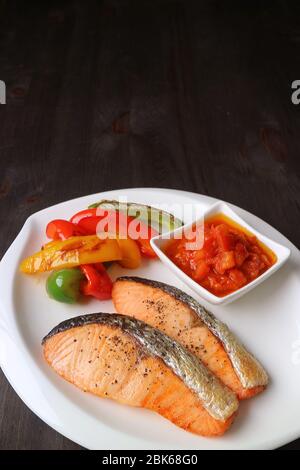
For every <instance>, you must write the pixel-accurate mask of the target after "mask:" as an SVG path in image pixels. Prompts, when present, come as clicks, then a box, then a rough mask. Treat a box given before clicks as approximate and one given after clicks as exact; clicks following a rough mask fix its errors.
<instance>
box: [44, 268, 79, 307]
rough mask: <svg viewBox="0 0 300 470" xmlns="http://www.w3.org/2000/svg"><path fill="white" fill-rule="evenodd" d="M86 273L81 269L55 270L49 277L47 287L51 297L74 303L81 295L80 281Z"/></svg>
mask: <svg viewBox="0 0 300 470" xmlns="http://www.w3.org/2000/svg"><path fill="white" fill-rule="evenodd" d="M83 279H84V275H83V274H82V272H81V271H80V270H79V269H72V268H70V269H61V270H59V271H54V272H53V273H52V274H50V276H49V277H48V279H47V284H46V289H47V292H48V295H49V297H51V299H54V300H57V301H58V302H66V303H68V304H73V303H75V302H77V300H78V299H79V296H80V282H81V281H82V280H83Z"/></svg>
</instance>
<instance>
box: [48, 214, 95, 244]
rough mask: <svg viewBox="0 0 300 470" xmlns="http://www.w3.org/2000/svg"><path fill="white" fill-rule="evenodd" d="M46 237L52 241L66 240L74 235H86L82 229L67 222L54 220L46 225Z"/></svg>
mask: <svg viewBox="0 0 300 470" xmlns="http://www.w3.org/2000/svg"><path fill="white" fill-rule="evenodd" d="M46 235H47V237H48V238H50V239H52V240H66V239H67V238H70V237H74V236H76V235H87V233H86V232H85V231H84V229H83V228H81V227H78V226H77V225H75V224H73V223H72V222H69V221H68V220H62V219H56V220H52V221H51V222H49V223H48V225H47V227H46Z"/></svg>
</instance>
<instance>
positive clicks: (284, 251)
mask: <svg viewBox="0 0 300 470" xmlns="http://www.w3.org/2000/svg"><path fill="white" fill-rule="evenodd" d="M220 214H222V215H225V216H226V217H228V218H229V219H231V220H232V221H233V222H234V223H236V224H238V225H239V226H240V227H241V229H244V230H245V231H246V232H248V233H249V232H250V233H251V234H253V235H254V236H256V238H257V239H258V241H259V242H261V243H262V244H263V245H265V246H266V247H267V248H268V249H269V250H271V251H272V252H273V253H274V254H275V255H276V261H275V262H274V264H273V265H272V266H271V267H270V268H269V269H267V270H266V271H265V272H263V273H262V274H261V275H259V276H258V277H257V278H256V279H254V280H253V281H251V282H249V283H248V284H246V285H245V286H243V287H241V288H239V289H237V290H236V291H234V292H232V293H230V294H228V295H225V296H223V297H218V296H216V295H214V294H213V293H212V292H210V291H208V290H207V289H206V288H205V287H202V286H201V285H200V284H198V283H197V282H196V281H194V280H193V279H192V278H191V277H190V276H188V275H187V274H186V273H185V272H184V271H182V270H181V269H180V268H179V267H178V266H177V265H176V264H175V263H174V262H173V261H172V260H171V259H170V258H169V257H168V256H167V255H166V254H165V252H164V250H165V249H166V247H167V245H168V244H169V243H170V241H171V240H174V239H180V238H181V237H180V236H181V234H183V233H184V232H185V233H187V232H188V231H189V230H191V229H192V227H194V226H195V224H197V223H202V222H203V221H204V222H205V221H206V220H208V219H210V218H212V217H213V216H217V215H220ZM150 243H151V246H152V248H153V250H154V251H155V253H156V254H157V256H158V257H159V258H160V260H161V261H162V263H163V264H164V265H165V266H166V267H168V268H169V269H170V270H171V271H172V272H173V273H174V274H175V275H176V276H177V277H178V278H179V279H180V280H181V281H183V282H184V283H185V284H187V285H188V286H189V287H190V288H191V289H193V290H194V291H195V292H196V293H197V294H198V295H199V296H200V297H202V298H203V299H205V300H207V301H208V302H210V303H212V304H216V305H220V304H228V303H230V302H232V301H233V300H236V299H238V298H240V297H241V296H242V295H244V294H246V293H247V292H249V291H250V290H252V289H253V288H254V287H256V286H258V285H259V284H261V283H262V282H263V281H265V280H266V279H267V278H269V277H270V276H271V275H272V274H273V273H275V272H276V271H277V270H278V269H279V268H280V267H281V266H282V265H283V264H284V263H285V262H286V261H287V259H288V258H289V256H290V250H289V249H288V248H286V247H285V246H283V245H280V244H279V243H277V242H275V241H273V240H271V239H270V238H268V237H265V236H264V235H263V234H261V233H259V232H258V231H257V230H255V229H254V228H253V227H251V226H250V225H248V224H247V223H246V222H245V221H244V220H243V219H242V218H241V217H240V216H239V215H238V214H237V213H236V212H235V211H234V210H232V209H231V208H230V207H229V206H228V205H227V204H225V203H224V202H222V201H220V202H217V203H215V204H214V205H213V206H211V207H210V208H209V209H208V210H207V211H205V212H204V214H203V216H202V218H201V220H196V221H194V222H192V223H190V224H187V225H183V226H182V227H179V228H177V229H175V230H174V231H171V232H168V233H163V234H161V235H158V236H156V237H153V238H152V239H151V242H150Z"/></svg>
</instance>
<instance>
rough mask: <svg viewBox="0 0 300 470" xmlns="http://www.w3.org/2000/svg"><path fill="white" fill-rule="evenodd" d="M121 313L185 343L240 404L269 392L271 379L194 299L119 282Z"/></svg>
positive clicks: (138, 282)
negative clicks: (234, 394) (241, 401)
mask: <svg viewBox="0 0 300 470" xmlns="http://www.w3.org/2000/svg"><path fill="white" fill-rule="evenodd" d="M112 297H113V302H114V305H115V308H116V310H117V312H119V313H122V314H125V315H130V316H132V317H134V318H138V319H140V320H143V321H144V322H146V323H148V324H149V325H152V326H153V327H155V328H159V329H160V330H161V331H163V332H164V333H166V334H167V335H169V336H170V337H172V338H174V339H175V340H176V341H178V342H180V343H181V344H183V345H184V346H185V347H186V348H187V349H189V351H191V352H192V353H194V354H195V355H196V356H197V357H198V358H200V359H201V361H202V362H203V363H204V364H205V365H206V366H207V367H208V368H209V369H210V370H211V371H212V372H213V373H214V374H215V375H216V376H217V377H218V378H219V379H220V380H221V381H222V382H223V383H224V384H225V385H227V387H229V388H230V389H231V390H232V391H233V392H234V393H236V395H237V396H238V398H239V399H246V398H250V397H252V396H254V395H256V394H258V393H259V392H261V391H262V390H264V388H265V387H266V385H267V383H268V376H267V374H266V372H265V371H264V369H263V367H262V366H261V365H260V364H259V362H258V361H257V360H256V359H255V358H254V357H253V356H252V355H251V354H250V353H249V352H248V351H247V350H246V349H245V348H244V346H243V345H242V344H241V343H240V342H239V340H238V339H237V338H236V337H235V335H234V334H233V333H231V331H230V330H229V329H228V327H227V326H226V325H225V324H224V323H222V322H221V321H219V320H218V319H217V318H216V317H215V316H214V315H213V314H212V313H210V312H208V311H207V310H206V309H205V308H204V307H202V306H201V305H200V304H199V303H198V302H196V301H195V299H193V298H192V297H191V296H189V295H187V294H186V293H184V292H182V291H181V290H179V289H177V288H175V287H171V286H169V285H167V284H164V283H161V282H156V281H151V280H149V279H142V278H138V277H120V278H118V279H117V280H116V282H115V283H114V286H113V293H112Z"/></svg>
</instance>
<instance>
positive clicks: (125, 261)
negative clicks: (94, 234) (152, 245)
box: [117, 238, 142, 269]
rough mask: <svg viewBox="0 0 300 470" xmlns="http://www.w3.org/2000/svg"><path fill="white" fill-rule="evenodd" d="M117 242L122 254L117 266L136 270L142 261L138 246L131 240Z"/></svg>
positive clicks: (118, 239)
mask: <svg viewBox="0 0 300 470" xmlns="http://www.w3.org/2000/svg"><path fill="white" fill-rule="evenodd" d="M117 242H118V244H119V247H120V248H121V252H122V259H121V260H120V261H119V264H120V265H121V266H123V268H128V269H136V268H138V267H139V266H140V264H141V261H142V256H141V252H140V249H139V246H138V244H137V243H136V242H135V241H134V240H132V239H131V238H126V239H122V238H117Z"/></svg>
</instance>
